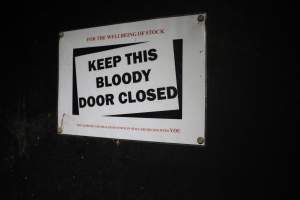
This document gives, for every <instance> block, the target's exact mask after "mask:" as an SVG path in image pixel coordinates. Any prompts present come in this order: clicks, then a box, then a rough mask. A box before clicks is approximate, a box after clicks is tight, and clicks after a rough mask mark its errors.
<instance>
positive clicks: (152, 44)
mask: <svg viewBox="0 0 300 200" xmlns="http://www.w3.org/2000/svg"><path fill="white" fill-rule="evenodd" d="M205 55H206V49H205V15H189V16H181V17H170V18H160V19H152V20H146V21H139V22H132V23H124V24H116V25H109V26H102V27H96V28H88V29H81V30H74V31H66V32H62V33H61V34H60V40H59V88H58V128H59V132H60V133H62V134H71V135H85V136H95V137H103V138H115V139H126V140H139V141H152V142H166V143H180V144H202V145H204V134H205V88H206V86H205V78H206V71H205V70H206V68H205Z"/></svg>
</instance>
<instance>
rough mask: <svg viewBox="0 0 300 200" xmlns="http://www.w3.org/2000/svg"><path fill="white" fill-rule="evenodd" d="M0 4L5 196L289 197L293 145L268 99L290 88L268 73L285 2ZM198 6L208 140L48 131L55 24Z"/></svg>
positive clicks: (282, 64) (276, 57)
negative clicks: (159, 140)
mask: <svg viewBox="0 0 300 200" xmlns="http://www.w3.org/2000/svg"><path fill="white" fill-rule="evenodd" d="M264 2H265V1H264ZM2 8H3V10H5V11H7V14H3V16H2V17H1V18H2V19H1V21H3V23H2V29H3V30H2V33H4V36H3V37H2V38H1V44H2V45H1V48H2V50H4V52H5V53H4V54H3V53H2V58H1V107H0V112H1V113H0V114H1V119H0V120H1V121H0V122H1V130H0V131H1V132H0V136H1V146H0V147H1V165H0V173H1V183H2V186H1V192H2V193H1V198H2V197H5V198H3V199H230V200H231V199H269V198H270V199H289V198H290V197H289V195H290V183H291V182H290V177H291V171H290V161H291V159H292V158H293V156H295V155H296V153H295V149H296V146H295V145H292V143H288V141H289V138H290V137H289V135H288V131H287V130H286V131H285V132H280V131H278V130H279V129H280V126H279V123H278V122H279V121H280V116H281V115H283V112H284V110H285V108H284V107H283V106H281V105H280V104H277V103H276V102H275V100H274V99H275V98H273V97H272V95H273V93H274V92H275V93H276V94H278V93H280V95H278V96H280V97H278V98H279V100H280V98H282V96H283V97H285V96H286V95H287V92H286V91H285V90H284V89H283V88H281V87H277V86H278V85H276V84H275V79H279V78H278V76H276V75H275V74H276V73H277V72H280V73H281V77H285V76H286V74H285V71H288V62H289V60H283V55H286V51H292V49H291V46H290V40H291V39H290V38H289V33H288V29H289V28H290V27H291V26H290V25H295V24H293V23H292V22H291V20H290V19H291V17H290V16H291V15H293V12H292V11H291V8H292V6H288V5H281V4H277V5H275V4H274V3H272V2H265V3H261V2H260V3H255V2H250V3H249V2H240V3H231V2H219V3H208V1H198V2H187V1H184V2H179V1H178V2H175V1H160V2H152V1H151V2H147V1H139V2H132V1H123V2H121V3H120V2H117V1H98V2H97V3H94V2H89V1H81V2H70V3H69V4H68V3H54V2H52V3H46V2H40V3H38V4H36V3H32V4H29V3H24V4H20V3H11V5H9V6H3V7H2ZM286 11H288V13H289V14H288V15H287V14H286V13H287V12H286ZM197 12H206V13H207V52H208V55H207V76H208V81H207V123H206V136H207V141H206V142H207V143H206V144H207V145H206V146H205V147H204V148H203V147H198V146H184V145H170V144H156V143H145V142H134V141H120V144H119V145H117V143H116V141H115V140H111V139H100V138H90V137H78V136H67V135H58V134H56V121H57V119H56V109H57V87H58V85H57V83H58V79H57V73H58V64H57V63H58V33H59V32H60V31H66V30H72V29H79V28H87V27H93V26H101V25H107V24H114V23H120V22H128V21H136V20H143V19H150V18H156V17H167V16H174V15H183V14H193V13H197ZM280 80H281V81H283V80H282V78H280ZM275 88H276V89H275ZM195 89H196V88H195ZM278 98H277V99H278ZM274 128H275V130H274ZM276 129H277V131H276ZM286 144H289V145H286Z"/></svg>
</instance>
